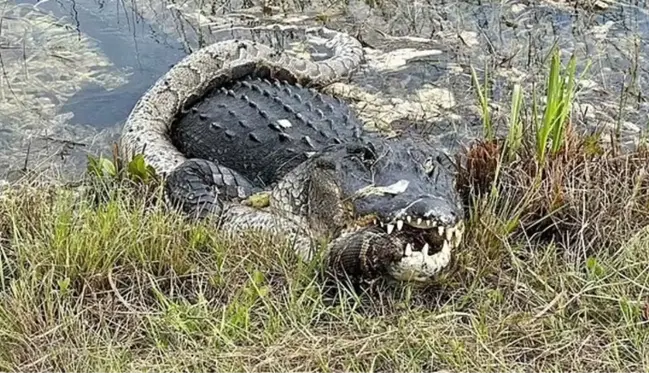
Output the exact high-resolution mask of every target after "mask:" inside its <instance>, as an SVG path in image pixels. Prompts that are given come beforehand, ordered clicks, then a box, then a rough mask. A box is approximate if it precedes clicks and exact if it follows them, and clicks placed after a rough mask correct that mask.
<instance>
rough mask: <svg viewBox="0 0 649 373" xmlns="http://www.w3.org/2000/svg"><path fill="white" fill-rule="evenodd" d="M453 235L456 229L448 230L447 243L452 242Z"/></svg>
mask: <svg viewBox="0 0 649 373" xmlns="http://www.w3.org/2000/svg"><path fill="white" fill-rule="evenodd" d="M453 233H455V229H454V228H448V229H447V230H446V241H450V240H451V238H453Z"/></svg>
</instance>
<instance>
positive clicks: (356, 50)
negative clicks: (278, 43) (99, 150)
mask: <svg viewBox="0 0 649 373" xmlns="http://www.w3.org/2000/svg"><path fill="white" fill-rule="evenodd" d="M250 29H251V30H252V31H255V32H269V33H272V32H280V33H292V32H297V31H301V30H302V31H304V33H305V34H306V35H318V36H321V37H326V38H329V39H330V40H329V44H330V46H331V47H332V49H333V50H334V56H333V57H331V58H329V59H325V60H322V61H317V62H312V61H308V60H305V59H301V58H297V57H293V56H290V55H289V54H287V53H286V52H285V51H278V50H274V49H273V48H271V47H269V46H267V45H263V44H258V43H255V42H252V41H249V40H227V41H223V42H218V43H215V44H211V45H209V46H207V47H204V48H202V49H199V50H197V51H195V52H194V53H192V54H190V55H188V56H187V57H185V58H184V59H183V60H181V61H180V62H179V63H178V64H176V65H175V66H173V67H172V68H171V69H170V70H169V71H168V72H167V73H166V74H165V75H164V76H162V77H161V78H160V79H158V80H157V81H156V83H155V84H154V85H153V86H152V87H151V88H150V89H149V90H148V91H147V92H146V93H145V94H144V95H143V96H142V97H141V98H140V100H139V101H138V102H137V103H136V105H135V107H134V108H133V110H132V111H131V113H130V115H129V117H128V118H127V120H126V123H125V124H124V128H123V130H122V136H121V139H120V143H121V144H120V148H121V151H122V156H123V157H125V158H129V157H132V156H134V155H135V154H138V153H142V154H143V155H144V158H145V160H146V162H147V163H148V164H150V165H151V166H153V167H154V168H155V169H156V171H157V172H158V173H159V174H161V175H168V174H169V172H171V171H172V170H174V169H175V168H176V167H177V166H178V165H179V164H181V163H182V162H183V161H184V160H185V159H186V158H185V156H184V155H183V154H182V153H181V152H180V151H179V150H178V149H177V148H176V147H175V146H173V144H172V143H171V141H169V137H168V134H169V131H170V128H171V125H172V124H173V122H174V121H175V120H176V118H177V116H178V115H179V114H180V113H182V112H183V111H185V110H186V109H187V108H188V107H190V106H191V105H193V104H194V103H195V102H196V101H197V100H200V99H202V98H203V96H204V95H205V94H206V93H207V92H208V91H209V90H211V89H213V88H216V87H218V86H220V85H223V84H225V83H228V82H233V81H236V80H238V79H241V78H243V77H246V76H255V77H264V78H281V79H282V80H286V81H290V82H293V83H298V84H301V85H304V86H322V85H326V84H330V83H333V82H336V81H339V80H341V79H345V78H348V77H349V76H350V75H351V74H352V73H353V72H354V70H355V69H356V68H357V67H358V66H359V65H360V63H361V62H362V59H363V49H362V46H361V44H360V42H359V41H358V40H356V39H355V38H353V37H351V36H349V35H347V34H344V33H340V32H337V31H334V30H331V29H328V28H325V27H316V28H300V27H296V26H283V25H269V26H258V27H253V28H250Z"/></svg>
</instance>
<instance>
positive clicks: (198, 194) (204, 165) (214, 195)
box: [165, 158, 255, 218]
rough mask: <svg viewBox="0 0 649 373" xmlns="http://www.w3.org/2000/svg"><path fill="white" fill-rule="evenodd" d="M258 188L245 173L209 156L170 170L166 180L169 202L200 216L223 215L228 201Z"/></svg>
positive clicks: (250, 193)
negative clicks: (224, 204) (224, 205)
mask: <svg viewBox="0 0 649 373" xmlns="http://www.w3.org/2000/svg"><path fill="white" fill-rule="evenodd" d="M254 192H255V187H254V186H253V185H252V183H250V181H248V180H247V179H246V178H245V177H243V176H241V175H240V174H239V173H237V172H236V171H233V170H231V169H229V168H227V167H225V166H221V165H218V164H216V163H214V162H211V161H208V160H205V159H193V158H192V159H188V160H186V161H185V162H183V163H182V164H181V165H179V166H178V167H177V168H176V169H174V170H173V171H172V172H170V173H169V176H168V178H167V182H166V183H165V193H166V197H167V199H168V200H169V202H170V203H171V204H172V205H174V206H178V207H180V208H181V209H182V210H183V211H184V212H185V213H186V214H188V215H190V216H193V217H198V218H204V217H206V216H209V215H211V214H216V215H219V214H220V213H221V212H222V210H223V203H224V202H226V201H232V202H238V201H241V200H243V199H245V198H248V197H249V196H251V195H252V194H253V193H254Z"/></svg>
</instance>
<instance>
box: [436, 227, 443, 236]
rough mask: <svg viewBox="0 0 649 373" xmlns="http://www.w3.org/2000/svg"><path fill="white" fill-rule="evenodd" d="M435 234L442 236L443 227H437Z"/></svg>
mask: <svg viewBox="0 0 649 373" xmlns="http://www.w3.org/2000/svg"><path fill="white" fill-rule="evenodd" d="M437 233H438V234H439V235H440V236H441V235H443V234H444V227H442V226H441V225H440V226H439V227H437Z"/></svg>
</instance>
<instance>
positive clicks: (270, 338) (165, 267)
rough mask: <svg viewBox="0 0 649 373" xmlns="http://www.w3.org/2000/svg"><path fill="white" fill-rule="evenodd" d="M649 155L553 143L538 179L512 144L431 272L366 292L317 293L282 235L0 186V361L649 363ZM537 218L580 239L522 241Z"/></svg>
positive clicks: (312, 268)
mask: <svg viewBox="0 0 649 373" xmlns="http://www.w3.org/2000/svg"><path fill="white" fill-rule="evenodd" d="M481 147H482V150H480V149H481ZM484 147H486V149H487V150H486V151H485V148H484ZM489 149H491V150H489ZM493 149H495V148H493V147H490V146H489V145H484V144H483V145H481V146H478V147H476V148H474V152H473V154H474V155H476V154H482V155H483V156H484V155H485V154H493V153H494V152H493ZM575 149H577V148H575ZM602 157H603V158H602ZM646 159H647V156H646V155H645V154H644V153H637V154H635V155H634V156H633V157H627V158H625V157H621V156H618V157H605V156H603V155H598V156H595V155H593V156H586V155H584V156H583V157H582V158H578V157H575V155H573V156H571V157H557V158H556V159H553V160H552V161H551V164H554V166H552V167H549V168H548V169H547V171H546V173H544V175H548V176H544V178H542V182H541V184H540V185H541V187H539V188H533V187H532V186H533V185H534V184H533V183H532V180H533V174H534V173H533V172H532V171H533V169H534V168H533V163H532V162H530V161H527V162H526V161H525V159H524V158H521V159H519V160H518V162H516V163H513V164H511V165H509V166H508V167H505V168H503V169H502V172H501V176H500V178H499V180H500V181H499V183H498V186H499V187H498V190H499V198H498V199H492V198H490V196H489V195H484V196H482V197H480V198H479V199H478V200H474V201H473V208H472V210H471V214H470V217H469V224H468V233H467V237H466V241H465V245H464V246H463V247H462V249H461V250H459V251H458V252H457V253H456V256H455V261H454V263H453V265H452V266H451V267H450V268H449V270H448V271H447V272H446V273H444V274H443V275H442V276H440V278H439V281H438V283H437V284H435V285H434V286H430V287H428V288H417V287H410V286H401V285H395V284H387V283H378V284H376V285H375V286H374V287H372V288H369V289H367V291H366V292H361V293H358V294H354V293H352V292H350V291H348V290H346V288H344V287H340V288H339V289H338V291H337V292H326V291H325V290H324V289H323V285H322V282H321V281H320V280H319V276H318V274H319V271H318V264H319V262H315V263H313V264H312V265H306V264H304V263H300V262H299V261H298V260H296V258H295V256H293V255H292V253H291V251H290V250H289V249H288V247H287V246H286V245H282V244H281V243H278V242H269V241H268V240H267V239H266V238H264V237H259V236H254V235H249V236H245V237H240V238H238V239H236V240H230V241H228V240H226V239H224V237H223V236H221V235H220V234H219V232H218V231H216V230H214V229H213V228H211V225H210V223H209V222H203V223H196V222H189V221H187V220H185V219H183V218H181V217H180V216H178V215H176V214H174V213H170V212H168V211H166V210H165V209H164V208H163V207H162V206H160V205H159V203H158V202H156V201H153V200H152V199H151V198H150V196H149V197H147V196H145V195H144V194H143V193H138V192H135V191H133V189H132V188H130V187H127V186H125V185H112V186H110V187H108V188H107V189H105V190H103V191H102V195H103V196H104V197H105V198H104V199H101V200H97V199H90V200H89V199H86V198H80V197H79V196H74V195H72V194H70V193H69V192H67V191H64V190H61V189H59V188H53V189H49V190H48V189H47V188H42V187H34V188H32V187H25V188H17V189H14V190H12V191H10V192H8V193H5V194H4V195H3V196H2V198H1V199H0V235H1V237H2V241H1V244H0V263H1V265H0V345H1V346H2V348H1V349H0V369H2V370H20V371H43V370H57V371H63V370H65V371H96V370H100V371H125V370H129V371H130V370H156V371H157V370H165V371H169V370H172V371H177V370H193V371H206V370H210V371H243V370H255V371H280V370H281V371H286V370H291V371H296V370H297V371H316V370H317V371H386V370H387V371H422V370H425V371H435V370H440V369H445V370H449V371H466V370H472V371H504V370H541V371H548V370H564V371H565V370H570V371H593V370H616V371H629V370H636V371H637V370H647V369H649V349H648V348H647V347H646V346H647V345H648V344H647V341H648V337H649V331H648V329H647V322H648V321H647V320H648V318H649V314H648V310H649V309H648V308H647V307H648V306H647V305H648V304H649V303H648V302H649V299H648V298H649V296H648V294H647V290H648V289H649V287H648V286H647V284H649V273H648V271H647V268H649V259H647V258H649V255H648V254H649V245H647V243H646V242H648V240H647V239H648V238H649V230H646V229H644V230H643V229H640V230H638V231H635V232H634V233H633V234H631V233H630V232H631V230H632V229H633V227H640V226H641V225H642V224H646V218H645V216H646V215H645V214H644V213H642V212H641V211H642V210H641V209H640V207H641V206H643V204H644V203H645V200H646V193H643V189H641V188H640V187H635V185H641V186H642V188H644V187H645V183H644V179H643V182H642V183H635V182H633V180H634V177H636V176H635V175H640V174H641V173H642V172H641V169H643V167H644V164H646ZM643 160H645V161H644V163H643ZM475 161H476V162H477V163H475V164H483V165H484V164H487V165H488V164H493V162H491V161H489V160H484V159H483V160H479V159H475ZM480 162H482V163H480ZM484 162H486V163H484ZM483 170H484V169H483ZM621 170H624V172H622V171H621ZM485 175H487V174H485ZM485 185H486V184H485ZM548 185H554V186H555V187H554V188H548V189H544V188H545V186H548ZM534 189H536V190H537V191H536V192H534V191H533V190H534ZM539 189H542V190H545V191H546V192H538V190H539ZM593 190H595V191H600V192H599V193H598V194H597V195H596V197H595V198H592V199H588V198H586V196H587V192H588V191H593ZM559 197H560V198H559ZM526 198H527V200H526ZM523 200H526V201H527V203H526V204H520V203H519V202H520V201H523ZM98 201H99V202H98ZM517 205H521V206H526V209H522V210H521V209H520V206H519V208H518V209H516V208H515V207H516V206H517ZM557 206H559V207H561V209H560V210H558V211H555V213H554V215H553V216H552V218H551V219H550V218H545V215H547V213H546V211H552V209H554V210H556V207H557ZM517 211H522V212H520V213H518V215H516V214H515V212H517ZM515 216H519V221H520V223H521V224H520V225H522V226H523V227H525V228H527V230H526V231H525V230H520V229H518V226H519V225H517V224H512V221H515V219H514V220H513V219H512V217H515ZM541 218H545V221H546V223H543V224H545V225H544V226H550V227H553V229H554V230H555V231H557V232H563V233H568V232H571V233H573V234H577V236H578V237H579V236H581V237H583V239H582V240H581V241H579V240H577V241H570V242H563V243H562V245H556V244H554V243H552V242H550V241H548V238H549V236H546V237H543V238H544V240H535V239H531V238H530V237H529V234H530V233H534V232H537V231H539V230H540V228H539V227H540V226H541V223H538V221H539V220H541ZM580 221H585V222H587V224H586V225H584V226H578V225H577V223H578V222H580ZM547 222H552V223H547ZM591 222H592V223H591ZM589 224H590V225H589ZM602 238H609V239H606V240H603V239H602ZM560 246H562V247H560ZM585 249H588V250H590V252H589V254H588V259H584V258H583V257H582V256H580V255H566V254H567V253H582V252H584V250H585Z"/></svg>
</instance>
